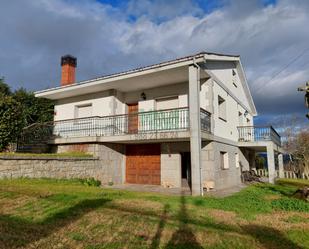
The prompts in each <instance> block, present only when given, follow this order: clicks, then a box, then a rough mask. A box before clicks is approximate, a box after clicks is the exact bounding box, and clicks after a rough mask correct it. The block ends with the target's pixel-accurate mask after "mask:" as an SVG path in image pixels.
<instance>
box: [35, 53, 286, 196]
mask: <svg viewBox="0 0 309 249" xmlns="http://www.w3.org/2000/svg"><path fill="white" fill-rule="evenodd" d="M61 65H62V79H61V86H59V87H56V88H51V89H47V90H43V91H38V92H36V93H35V95H36V96H37V97H43V98H48V99H51V100H54V101H55V116H54V122H53V124H52V133H53V139H51V140H50V141H49V143H50V144H53V145H54V147H56V149H57V151H58V152H65V151H72V150H79V151H80V150H82V151H87V152H93V153H94V154H98V155H101V156H103V157H105V158H108V159H109V160H108V161H109V163H110V166H109V167H112V168H113V169H114V172H115V173H114V175H113V177H112V179H111V181H113V182H114V183H118V184H122V183H123V184H125V183H131V184H155V185H163V186H168V187H175V188H180V187H182V186H183V185H184V184H188V185H189V186H190V188H191V190H192V194H193V195H201V194H203V188H204V187H207V186H208V187H209V185H212V186H211V187H213V188H214V189H224V188H229V187H232V186H236V185H238V184H240V182H241V170H246V169H249V168H254V167H255V166H254V162H255V153H256V152H261V151H265V152H267V163H268V169H269V181H270V182H273V181H274V178H275V177H276V171H275V161H277V160H275V156H276V155H278V154H279V160H278V161H279V169H282V155H281V154H280V153H279V152H280V150H281V149H280V136H279V135H278V134H277V132H276V131H275V130H274V129H273V128H272V127H255V126H254V124H253V117H254V116H256V115H257V112H256V108H255V105H254V102H253V99H252V96H251V94H250V90H249V87H248V84H247V81H246V77H245V74H244V70H243V67H242V64H241V61H240V57H239V56H234V55H223V54H215V53H207V52H201V53H198V54H195V55H191V56H187V57H184V58H179V59H175V60H171V61H166V62H162V63H159V64H155V65H151V66H146V67H142V68H137V69H134V70H130V71H126V72H121V73H116V74H112V75H108V76H103V77H99V78H95V79H90V80H86V81H82V82H75V68H76V58H74V57H72V56H70V55H67V56H63V57H62V58H61ZM280 172H281V171H280Z"/></svg>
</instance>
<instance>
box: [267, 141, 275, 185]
mask: <svg viewBox="0 0 309 249" xmlns="http://www.w3.org/2000/svg"><path fill="white" fill-rule="evenodd" d="M267 165H268V181H269V183H275V178H276V170H275V151H274V145H273V143H270V144H269V145H267Z"/></svg>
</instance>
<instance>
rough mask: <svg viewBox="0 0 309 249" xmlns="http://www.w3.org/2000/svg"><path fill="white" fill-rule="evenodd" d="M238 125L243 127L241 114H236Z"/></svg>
mask: <svg viewBox="0 0 309 249" xmlns="http://www.w3.org/2000/svg"><path fill="white" fill-rule="evenodd" d="M238 123H239V126H242V125H243V115H242V113H241V112H238Z"/></svg>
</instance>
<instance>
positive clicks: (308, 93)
mask: <svg viewBox="0 0 309 249" xmlns="http://www.w3.org/2000/svg"><path fill="white" fill-rule="evenodd" d="M297 90H298V91H300V92H305V105H306V106H307V108H308V109H309V81H307V83H306V85H305V86H303V87H299V88H298V89H297ZM306 117H307V118H308V119H309V113H307V115H306Z"/></svg>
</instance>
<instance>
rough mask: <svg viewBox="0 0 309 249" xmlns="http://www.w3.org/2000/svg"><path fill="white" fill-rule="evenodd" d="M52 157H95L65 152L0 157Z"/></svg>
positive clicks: (8, 154) (12, 153) (5, 153)
mask: <svg viewBox="0 0 309 249" xmlns="http://www.w3.org/2000/svg"><path fill="white" fill-rule="evenodd" d="M1 156H5V157H52V158H64V157H77V158H81V157H86V158H89V157H93V155H91V154H89V153H85V152H64V153H19V152H0V157H1Z"/></svg>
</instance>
